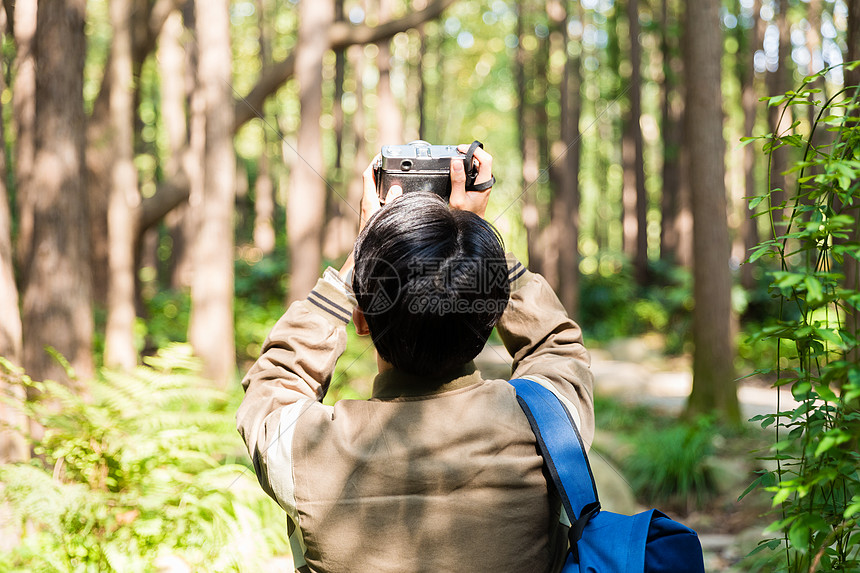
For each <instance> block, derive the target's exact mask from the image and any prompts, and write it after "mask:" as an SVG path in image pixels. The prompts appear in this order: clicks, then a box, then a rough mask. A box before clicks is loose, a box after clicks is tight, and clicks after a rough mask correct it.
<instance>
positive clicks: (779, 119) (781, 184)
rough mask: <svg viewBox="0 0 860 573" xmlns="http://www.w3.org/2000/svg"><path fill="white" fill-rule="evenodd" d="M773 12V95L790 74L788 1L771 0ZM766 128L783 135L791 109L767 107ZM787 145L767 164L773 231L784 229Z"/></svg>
mask: <svg viewBox="0 0 860 573" xmlns="http://www.w3.org/2000/svg"><path fill="white" fill-rule="evenodd" d="M773 5H774V11H775V12H776V27H777V30H778V31H779V42H778V43H777V46H778V48H777V49H778V52H777V67H776V70H774V71H772V72H770V73H769V74H768V76H767V89H768V92H770V93H769V94H768V95H770V96H777V95H781V94H784V93H785V92H786V91H788V89H789V88H790V86H789V82H790V81H791V75H790V72H789V68H788V62H789V61H790V58H789V52H790V50H791V44H790V41H789V38H790V33H791V32H790V30H789V26H788V14H787V12H788V0H773ZM769 117H770V128H771V129H772V130H773V132H774V133H776V134H778V135H780V136H783V135H788V133H787V131H788V129H789V126H790V125H791V111H790V110H789V109H788V108H786V106H785V105H778V106H772V107H770V108H769ZM788 149H789V148H788V146H783V147H779V148H777V149H774V150H773V152H772V155H771V166H770V188H771V189H773V190H774V191H773V192H772V193H771V206H772V209H773V220H774V222H775V223H776V225H777V227H776V229H775V231H776V233H777V234H781V233H782V232H784V231H785V227H784V223H782V219H783V217H784V215H785V213H786V209H785V205H784V203H785V201H786V199H787V197H788V196H787V194H786V185H787V184H788V183H787V181H786V177H785V172H786V171H787V170H788Z"/></svg>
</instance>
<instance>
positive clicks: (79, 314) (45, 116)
mask: <svg viewBox="0 0 860 573" xmlns="http://www.w3.org/2000/svg"><path fill="white" fill-rule="evenodd" d="M85 13H86V2H85V0H54V1H52V2H42V3H39V8H38V25H37V27H36V36H35V45H36V52H35V54H36V70H38V74H37V75H36V115H35V156H34V164H33V174H32V177H30V178H29V179H28V180H27V181H26V184H25V185H24V186H22V188H21V195H22V196H23V197H25V198H26V199H25V200H26V202H27V203H28V204H30V205H33V229H32V238H31V242H30V245H29V246H28V247H27V252H28V253H30V254H31V256H30V258H29V260H27V261H24V264H25V265H26V271H25V273H24V275H25V277H26V282H25V284H24V287H23V312H22V319H23V327H24V366H25V368H26V369H27V372H28V373H29V374H30V375H31V376H32V377H33V378H34V379H37V380H40V379H46V378H50V379H54V380H61V381H64V382H66V383H71V380H70V379H69V377H68V376H67V375H66V372H65V369H64V368H63V367H62V366H61V365H60V364H59V363H58V362H57V361H56V360H54V359H53V358H52V357H51V356H50V355H49V354H48V353H47V352H46V351H45V349H46V348H48V347H51V348H53V349H55V350H56V351H57V352H58V353H60V354H61V355H63V356H64V357H65V358H66V359H67V360H68V361H69V363H70V364H71V366H72V367H73V368H74V369H75V372H76V373H77V375H78V377H80V378H82V379H88V378H89V377H90V376H92V374H93V356H92V341H93V309H92V297H91V291H92V287H91V283H90V280H91V279H90V268H89V267H90V261H89V241H88V237H87V229H88V228H89V224H88V217H87V197H86V186H85V185H84V176H85V174H84V171H83V165H84V132H85V131H84V129H85V126H84V99H83V66H84V54H85V49H86V37H85V35H84V20H85Z"/></svg>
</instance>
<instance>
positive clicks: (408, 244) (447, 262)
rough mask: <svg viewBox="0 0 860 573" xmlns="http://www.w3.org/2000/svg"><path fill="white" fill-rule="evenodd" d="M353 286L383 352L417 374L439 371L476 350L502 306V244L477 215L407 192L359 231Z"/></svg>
mask: <svg viewBox="0 0 860 573" xmlns="http://www.w3.org/2000/svg"><path fill="white" fill-rule="evenodd" d="M353 290H354V291H355V295H356V298H357V300H358V306H359V308H360V309H361V310H362V311H363V313H364V315H365V318H366V320H367V324H368V327H369V329H370V335H371V337H372V339H373V342H374V344H375V345H376V350H377V351H378V352H379V355H380V356H381V357H382V358H383V359H385V360H386V361H387V362H389V363H391V364H392V365H394V367H395V368H398V369H400V370H404V371H406V372H410V373H412V374H418V375H433V374H442V373H445V372H448V371H451V370H453V369H455V368H457V367H459V366H462V365H463V364H466V363H467V362H469V361H470V360H472V359H473V358H474V357H475V356H477V354H478V353H479V352H480V351H481V349H482V348H483V346H484V344H485V343H486V341H487V338H488V337H489V336H490V332H491V331H492V329H493V326H495V324H496V322H497V321H498V320H499V318H500V317H501V315H502V312H503V311H504V308H505V305H506V304H507V302H508V297H509V296H510V287H509V285H508V275H507V264H506V262H505V252H504V246H503V244H502V240H501V237H500V236H499V234H498V232H497V231H496V229H495V228H494V227H493V226H492V225H491V224H490V223H488V222H486V221H485V220H484V219H482V218H481V217H479V216H478V215H475V214H474V213H470V212H468V211H459V210H451V209H449V208H448V205H446V204H445V202H444V201H443V200H442V199H441V198H440V197H439V196H437V195H434V194H431V193H407V194H405V195H403V196H402V197H400V198H398V199H397V200H396V201H393V202H392V203H391V204H389V205H386V206H385V207H384V208H383V209H381V210H380V211H379V212H377V213H376V214H375V216H374V217H372V218H371V220H370V222H369V223H368V224H367V226H366V227H365V229H364V230H363V231H362V233H361V234H360V235H359V237H358V240H357V241H356V244H355V274H354V276H353Z"/></svg>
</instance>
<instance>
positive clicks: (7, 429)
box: [0, 18, 29, 534]
mask: <svg viewBox="0 0 860 573" xmlns="http://www.w3.org/2000/svg"><path fill="white" fill-rule="evenodd" d="M3 19H4V20H5V18H3ZM5 27H6V26H5V25H4V28H5ZM3 78H4V76H3V75H2V74H0V92H2V91H3V90H4V89H5V87H6V86H5V83H6V82H5V81H4V79H3ZM2 116H3V107H2V104H0V117H2ZM5 131H6V130H5V126H4V124H3V122H2V121H0V316H2V317H3V320H0V357H2V358H5V359H6V360H8V361H9V362H11V363H12V364H13V365H15V366H20V364H21V313H20V311H19V310H18V288H17V286H16V285H15V269H14V255H13V252H12V214H11V212H10V209H9V194H8V190H7V188H6V180H7V179H6V178H7V175H8V174H7V173H6V137H5V136H6V133H5ZM4 371H5V368H4V367H3V366H2V365H0V396H3V397H7V398H11V399H12V400H15V401H22V400H23V399H24V397H25V392H24V387H23V386H21V385H20V384H19V383H18V380H17V378H16V377H14V376H6V375H4ZM16 427H20V428H26V427H27V418H26V417H25V416H24V415H23V414H22V413H21V412H20V411H18V410H16V409H15V408H14V407H12V406H10V405H8V404H6V403H5V402H3V401H0V464H3V463H14V462H20V461H23V460H26V459H27V457H28V455H29V449H28V447H27V442H26V440H25V439H24V436H23V435H21V434H20V433H19V432H16V431H15V430H14V428H16ZM5 510H6V508H3V507H2V506H0V513H2V512H5ZM0 523H2V521H0ZM0 533H3V534H8V533H10V530H9V528H8V527H6V526H4V525H2V524H0Z"/></svg>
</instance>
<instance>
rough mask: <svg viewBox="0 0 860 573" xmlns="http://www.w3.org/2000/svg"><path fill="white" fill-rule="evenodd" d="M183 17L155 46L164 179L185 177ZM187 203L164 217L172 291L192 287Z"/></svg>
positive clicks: (188, 76)
mask: <svg viewBox="0 0 860 573" xmlns="http://www.w3.org/2000/svg"><path fill="white" fill-rule="evenodd" d="M183 32H184V30H183V25H182V14H181V13H180V12H179V10H174V11H173V13H172V14H171V15H170V16H169V17H168V19H167V21H166V22H165V23H164V28H163V29H162V31H161V35H160V38H159V42H158V66H159V77H160V78H161V92H160V93H161V116H162V118H163V119H164V126H165V131H166V133H167V158H166V161H165V166H164V172H165V175H166V177H167V179H174V178H176V177H179V176H180V173H182V174H184V169H185V167H184V165H183V157H182V154H183V153H184V152H185V150H186V149H187V145H188V130H187V127H186V124H187V114H186V111H185V104H186V100H187V94H186V91H187V90H186V83H188V84H190V85H193V84H194V70H193V69H191V66H189V65H186V58H187V57H188V54H186V52H185V50H184V49H183V46H182V40H181V38H182V34H183ZM187 210H188V206H187V203H186V204H183V205H181V206H180V207H177V208H176V209H174V210H173V211H171V212H170V213H169V214H168V215H167V217H166V221H165V222H166V224H167V231H168V233H169V234H170V238H171V250H170V269H169V274H170V285H171V287H173V288H182V287H187V286H189V285H190V284H191V272H192V270H191V256H190V248H189V245H190V244H191V236H192V235H191V232H190V229H188V227H189V224H188V219H189V217H188V216H187Z"/></svg>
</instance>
